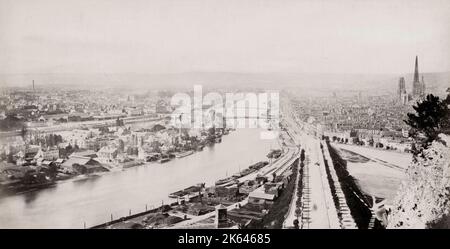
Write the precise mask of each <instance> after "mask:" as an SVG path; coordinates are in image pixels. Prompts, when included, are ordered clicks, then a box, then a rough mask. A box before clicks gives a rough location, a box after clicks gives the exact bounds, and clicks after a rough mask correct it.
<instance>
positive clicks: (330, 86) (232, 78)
mask: <svg viewBox="0 0 450 249" xmlns="http://www.w3.org/2000/svg"><path fill="white" fill-rule="evenodd" d="M400 76H404V77H405V78H406V82H407V88H410V87H411V85H412V74H406V75H394V74H386V75H380V74H372V75H363V74H318V73H234V72H187V73H176V74H132V73H129V74H0V86H22V87H23V86H29V87H30V89H31V88H32V80H35V85H36V87H37V88H39V87H40V86H42V85H53V86H55V87H57V86H65V87H126V88H137V87H138V88H143V89H152V88H153V89H162V88H164V89H168V88H175V89H177V88H185V89H192V87H193V85H194V84H200V85H202V86H203V87H204V88H216V87H217V88H233V89H236V88H269V89H281V88H286V87H295V88H305V89H315V90H329V91H333V90H355V91H371V90H373V91H377V90H383V91H389V92H391V91H392V92H395V91H396V89H397V86H398V79H399V77H400ZM424 78H425V82H426V84H427V89H429V90H431V91H444V90H443V89H446V88H447V87H449V86H450V72H443V73H425V74H424Z"/></svg>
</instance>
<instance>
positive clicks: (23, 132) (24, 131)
mask: <svg viewBox="0 0 450 249" xmlns="http://www.w3.org/2000/svg"><path fill="white" fill-rule="evenodd" d="M27 133H28V132H27V127H25V125H22V130H21V131H20V136H21V137H22V139H23V140H25V136H26V135H27Z"/></svg>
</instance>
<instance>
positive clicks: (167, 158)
mask: <svg viewBox="0 0 450 249" xmlns="http://www.w3.org/2000/svg"><path fill="white" fill-rule="evenodd" d="M168 161H170V158H169V157H164V158H161V159H159V160H158V162H159V163H167V162H168Z"/></svg>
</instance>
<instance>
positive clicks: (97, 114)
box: [0, 88, 171, 130]
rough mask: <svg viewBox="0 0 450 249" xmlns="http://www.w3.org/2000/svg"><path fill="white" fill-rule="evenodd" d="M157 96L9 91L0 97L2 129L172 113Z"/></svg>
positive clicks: (44, 90)
mask: <svg viewBox="0 0 450 249" xmlns="http://www.w3.org/2000/svg"><path fill="white" fill-rule="evenodd" d="M168 101H169V98H168V97H164V98H163V97H161V96H160V95H158V93H157V92H145V93H140V94H133V93H130V94H126V93H120V92H117V91H114V90H102V91H99V90H73V89H59V90H55V89H51V90H50V89H46V88H40V89H39V90H31V91H30V90H24V89H8V90H5V91H4V92H3V93H2V94H1V95H0V110H1V113H0V129H1V130H17V129H20V128H21V127H22V126H24V125H26V126H27V127H41V126H51V125H55V124H64V123H68V122H81V121H101V120H115V119H117V118H126V117H139V116H158V115H159V114H167V113H169V112H170V111H171V109H170V108H169V105H168Z"/></svg>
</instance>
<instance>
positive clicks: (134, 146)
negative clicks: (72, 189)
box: [0, 90, 231, 186]
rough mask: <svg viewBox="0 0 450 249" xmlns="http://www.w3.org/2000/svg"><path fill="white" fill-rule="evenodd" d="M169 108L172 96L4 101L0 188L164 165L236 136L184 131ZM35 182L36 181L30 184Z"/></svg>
mask: <svg viewBox="0 0 450 249" xmlns="http://www.w3.org/2000/svg"><path fill="white" fill-rule="evenodd" d="M149 96H153V98H148V97H149ZM169 102H170V101H169V95H166V94H164V95H161V94H158V93H156V94H153V93H145V94H143V95H136V94H135V95H130V94H125V93H123V94H121V93H117V92H114V91H110V92H109V91H105V92H103V91H97V92H94V91H79V90H64V91H53V92H52V91H49V92H48V93H47V92H45V93H44V92H42V91H31V92H30V91H28V92H27V91H16V90H14V91H13V92H12V94H10V95H8V96H6V97H5V96H3V97H1V98H0V104H1V105H2V107H4V108H3V109H2V110H5V112H6V114H5V115H4V117H3V119H1V120H0V122H1V124H2V125H5V127H3V126H2V129H1V131H2V132H3V133H2V134H1V135H2V137H0V139H1V143H0V183H1V184H18V185H21V186H23V185H30V184H31V185H32V184H46V183H52V182H54V181H55V180H58V179H65V178H68V177H71V176H74V175H78V174H90V173H96V172H104V171H115V170H122V169H124V168H128V167H133V166H137V165H141V164H144V163H146V162H153V161H154V162H159V163H164V162H167V161H170V160H172V159H174V158H176V157H184V156H188V155H190V154H192V153H194V152H195V151H197V150H202V149H203V148H204V146H206V145H208V144H214V143H218V142H221V137H222V136H223V135H226V134H228V133H229V132H230V130H231V129H225V128H220V129H219V128H214V127H202V128H198V129H191V128H182V127H177V126H176V124H173V123H172V122H170V118H171V117H170V115H171V110H172V107H171V106H170V104H169ZM135 111H137V112H135ZM73 117H78V118H73ZM19 124H22V125H23V127H25V128H22V127H21V126H20V125H19ZM9 125H12V126H11V127H9ZM6 126H8V127H6ZM3 128H5V129H3ZM21 128H22V130H21ZM50 168H51V169H52V177H49V175H48V173H49V169H50ZM25 173H26V174H25ZM25 175H27V176H25ZM28 175H30V177H29V178H30V179H36V180H33V181H26V184H25V181H24V179H26V178H28ZM40 175H42V177H38V176H40Z"/></svg>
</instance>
